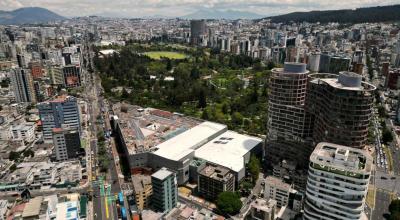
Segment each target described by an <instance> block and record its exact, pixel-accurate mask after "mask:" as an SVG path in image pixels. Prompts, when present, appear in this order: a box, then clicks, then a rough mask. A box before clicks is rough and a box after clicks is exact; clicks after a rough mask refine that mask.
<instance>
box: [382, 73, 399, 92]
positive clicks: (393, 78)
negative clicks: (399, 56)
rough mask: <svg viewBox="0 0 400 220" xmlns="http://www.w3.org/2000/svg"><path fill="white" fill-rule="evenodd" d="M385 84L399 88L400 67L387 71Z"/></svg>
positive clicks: (388, 86) (391, 87) (390, 87)
mask: <svg viewBox="0 0 400 220" xmlns="http://www.w3.org/2000/svg"><path fill="white" fill-rule="evenodd" d="M385 86H386V87H387V88H389V89H399V88H400V69H391V70H390V71H388V73H387V76H386V81H385Z"/></svg>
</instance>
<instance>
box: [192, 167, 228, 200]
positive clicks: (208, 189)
mask: <svg viewBox="0 0 400 220" xmlns="http://www.w3.org/2000/svg"><path fill="white" fill-rule="evenodd" d="M197 183H198V191H199V193H200V194H201V195H202V196H203V197H204V198H206V199H208V200H210V201H214V200H215V199H216V198H217V197H218V195H219V194H220V193H221V192H225V191H231V192H233V191H235V176H234V175H233V174H232V173H231V172H230V170H229V169H227V168H225V167H222V166H218V165H213V164H207V165H206V166H205V167H204V168H203V169H202V170H200V172H199V175H198V181H197Z"/></svg>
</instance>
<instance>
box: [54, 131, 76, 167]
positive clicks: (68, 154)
mask: <svg viewBox="0 0 400 220" xmlns="http://www.w3.org/2000/svg"><path fill="white" fill-rule="evenodd" d="M53 143H54V148H55V154H56V159H57V161H65V160H70V159H74V158H78V157H79V156H81V155H82V151H83V150H82V149H81V140H80V135H79V131H78V130H77V129H75V128H69V127H65V126H63V127H62V128H53Z"/></svg>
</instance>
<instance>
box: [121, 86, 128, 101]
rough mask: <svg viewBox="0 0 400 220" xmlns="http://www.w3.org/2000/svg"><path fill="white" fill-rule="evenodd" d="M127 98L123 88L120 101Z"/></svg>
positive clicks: (126, 92)
mask: <svg viewBox="0 0 400 220" xmlns="http://www.w3.org/2000/svg"><path fill="white" fill-rule="evenodd" d="M128 97H129V93H128V91H126V89H125V88H123V89H122V93H121V99H127V98H128Z"/></svg>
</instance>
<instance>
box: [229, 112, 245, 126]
mask: <svg viewBox="0 0 400 220" xmlns="http://www.w3.org/2000/svg"><path fill="white" fill-rule="evenodd" d="M232 123H233V124H234V125H236V126H242V124H243V116H242V114H240V113H239V112H234V113H233V114H232Z"/></svg>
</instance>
